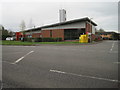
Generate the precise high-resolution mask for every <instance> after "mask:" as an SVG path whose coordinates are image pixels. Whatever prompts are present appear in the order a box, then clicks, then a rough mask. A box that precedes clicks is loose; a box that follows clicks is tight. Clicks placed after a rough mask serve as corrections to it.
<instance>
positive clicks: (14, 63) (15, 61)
mask: <svg viewBox="0 0 120 90" xmlns="http://www.w3.org/2000/svg"><path fill="white" fill-rule="evenodd" d="M33 52H34V51H30V52H29V53H27V54H26V55H24V56H22V57H21V58H19V59H18V60H16V61H15V62H14V63H12V64H16V63H18V62H20V61H21V60H22V59H24V58H25V57H26V56H27V55H29V54H31V53H33Z"/></svg>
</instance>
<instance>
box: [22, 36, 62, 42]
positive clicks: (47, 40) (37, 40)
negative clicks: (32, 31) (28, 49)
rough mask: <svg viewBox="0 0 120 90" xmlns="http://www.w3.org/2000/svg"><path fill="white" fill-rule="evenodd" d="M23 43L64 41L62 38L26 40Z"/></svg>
mask: <svg viewBox="0 0 120 90" xmlns="http://www.w3.org/2000/svg"><path fill="white" fill-rule="evenodd" d="M22 41H28V42H58V41H62V38H60V37H59V38H49V37H46V38H24V39H23V40H22Z"/></svg>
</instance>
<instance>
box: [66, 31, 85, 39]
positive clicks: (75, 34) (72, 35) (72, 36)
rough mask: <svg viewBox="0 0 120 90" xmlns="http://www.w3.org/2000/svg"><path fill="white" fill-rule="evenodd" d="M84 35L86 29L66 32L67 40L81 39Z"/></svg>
mask: <svg viewBox="0 0 120 90" xmlns="http://www.w3.org/2000/svg"><path fill="white" fill-rule="evenodd" d="M83 34H85V29H65V30H64V37H65V40H76V39H79V36H80V35H83Z"/></svg>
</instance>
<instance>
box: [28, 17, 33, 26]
mask: <svg viewBox="0 0 120 90" xmlns="http://www.w3.org/2000/svg"><path fill="white" fill-rule="evenodd" d="M32 27H34V24H33V21H32V18H31V19H30V21H29V24H28V28H32Z"/></svg>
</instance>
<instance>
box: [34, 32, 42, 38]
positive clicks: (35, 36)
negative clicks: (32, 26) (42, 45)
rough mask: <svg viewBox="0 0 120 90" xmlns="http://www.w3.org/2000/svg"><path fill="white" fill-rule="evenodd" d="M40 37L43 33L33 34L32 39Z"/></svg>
mask: <svg viewBox="0 0 120 90" xmlns="http://www.w3.org/2000/svg"><path fill="white" fill-rule="evenodd" d="M40 35H41V33H33V34H32V37H33V38H39V37H40Z"/></svg>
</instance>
